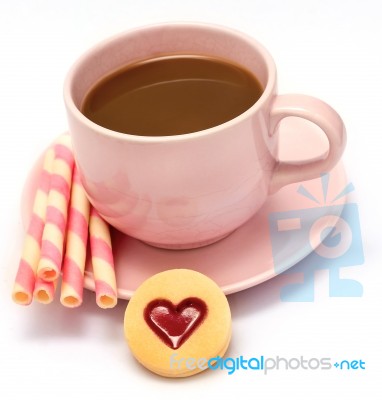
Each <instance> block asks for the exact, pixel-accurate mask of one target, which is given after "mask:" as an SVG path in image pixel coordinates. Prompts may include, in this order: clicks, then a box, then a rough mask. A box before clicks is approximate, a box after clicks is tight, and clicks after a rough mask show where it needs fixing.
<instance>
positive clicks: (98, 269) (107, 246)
mask: <svg viewBox="0 0 382 400" xmlns="http://www.w3.org/2000/svg"><path fill="white" fill-rule="evenodd" d="M89 232H90V249H91V258H92V265H93V274H94V283H95V292H96V301H97V304H98V306H99V307H101V308H112V307H114V306H115V305H116V304H117V301H118V298H117V283H116V278H115V270H114V258H113V252H112V247H111V238H110V231H109V225H108V224H107V223H106V222H105V221H104V220H103V219H102V218H101V217H100V215H99V214H98V212H97V211H96V210H95V209H94V208H93V207H92V208H91V211H90V220H89Z"/></svg>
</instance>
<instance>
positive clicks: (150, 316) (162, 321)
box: [144, 297, 207, 349]
mask: <svg viewBox="0 0 382 400" xmlns="http://www.w3.org/2000/svg"><path fill="white" fill-rule="evenodd" d="M206 315H207V306H206V303H205V302H204V301H203V300H201V299H198V298H196V297H189V298H187V299H184V300H182V301H181V302H180V303H179V304H178V305H177V306H175V305H174V304H173V303H171V301H169V300H166V299H156V300H153V301H151V302H150V303H149V304H148V305H147V306H146V308H145V311H144V317H145V320H146V322H147V325H148V326H149V327H150V328H151V329H152V330H153V331H154V333H155V334H156V335H157V336H158V337H159V338H160V339H161V340H162V341H163V342H164V343H165V344H166V345H167V346H168V347H171V348H172V349H178V348H179V347H180V346H181V345H182V344H183V343H184V342H185V341H186V340H187V339H188V338H189V337H190V336H191V334H192V333H193V332H194V331H195V329H196V328H197V327H198V326H199V325H200V324H201V323H202V321H203V320H204V318H205V317H206Z"/></svg>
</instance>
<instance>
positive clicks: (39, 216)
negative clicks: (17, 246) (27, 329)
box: [12, 147, 54, 305]
mask: <svg viewBox="0 0 382 400" xmlns="http://www.w3.org/2000/svg"><path fill="white" fill-rule="evenodd" d="M53 162H54V149H53V147H52V148H50V149H48V150H47V151H46V153H45V156H44V163H43V168H42V172H41V175H40V178H39V179H40V181H39V185H38V189H37V192H36V194H35V198H34V202H33V210H32V216H31V219H30V222H29V227H28V231H27V234H26V237H25V240H24V246H23V250H22V255H21V259H20V264H19V268H18V271H17V274H16V278H15V284H14V287H13V292H12V298H13V300H14V301H15V302H16V303H18V304H22V305H28V304H30V303H31V302H32V298H33V290H34V287H35V281H36V272H37V266H38V262H39V259H40V252H41V240H42V235H43V230H44V224H45V217H46V209H47V204H48V193H49V182H50V176H51V173H52V170H53Z"/></svg>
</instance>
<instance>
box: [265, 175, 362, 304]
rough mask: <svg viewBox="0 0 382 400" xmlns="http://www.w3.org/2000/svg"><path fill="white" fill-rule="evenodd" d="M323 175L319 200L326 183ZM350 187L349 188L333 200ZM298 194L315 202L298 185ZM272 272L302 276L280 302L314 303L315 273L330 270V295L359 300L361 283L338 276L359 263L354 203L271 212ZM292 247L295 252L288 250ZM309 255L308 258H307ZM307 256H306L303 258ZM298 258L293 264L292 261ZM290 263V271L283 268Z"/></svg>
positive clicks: (287, 286)
mask: <svg viewBox="0 0 382 400" xmlns="http://www.w3.org/2000/svg"><path fill="white" fill-rule="evenodd" d="M328 178H329V176H328V175H327V174H325V175H323V176H322V186H323V192H324V199H325V200H326V190H327V185H328V182H329V181H328ZM351 190H353V186H352V185H351V184H350V185H348V186H347V187H346V188H345V189H344V190H343V191H342V192H341V193H340V194H339V195H338V196H337V197H336V198H335V199H333V201H336V200H338V199H339V198H341V197H342V196H344V195H345V194H347V193H348V192H350V191H351ZM298 192H299V193H300V194H302V195H304V196H305V197H308V198H310V199H312V200H313V201H315V202H316V203H319V202H318V201H317V200H316V199H315V198H314V197H313V196H312V195H311V194H310V193H309V192H308V191H307V190H306V189H305V188H304V187H303V186H300V188H299V189H298ZM268 220H269V227H270V236H271V243H272V254H273V261H274V268H275V273H276V274H280V273H284V274H298V273H302V274H303V282H302V283H294V284H288V285H286V286H284V287H283V288H281V293H280V298H281V300H282V301H296V302H308V301H310V302H311V301H314V273H315V271H318V270H322V269H326V270H328V271H329V296H330V297H360V296H362V294H363V287H362V285H361V284H360V282H358V281H356V280H353V279H344V278H341V277H340V270H341V268H344V267H350V266H355V265H361V264H363V262H364V254H363V248H362V239H361V229H360V223H359V213H358V207H357V205H356V204H355V203H347V204H341V205H323V206H319V207H313V208H306V209H300V210H292V211H285V212H274V213H271V214H270V215H269V217H268ZM291 248H292V249H293V248H294V251H291ZM309 253H310V254H309ZM306 254H309V255H308V256H307V257H305V256H306ZM296 259H297V260H300V261H299V262H298V263H297V264H295V260H296ZM293 264H295V266H294V267H292V268H291V269H287V268H288V266H290V265H293Z"/></svg>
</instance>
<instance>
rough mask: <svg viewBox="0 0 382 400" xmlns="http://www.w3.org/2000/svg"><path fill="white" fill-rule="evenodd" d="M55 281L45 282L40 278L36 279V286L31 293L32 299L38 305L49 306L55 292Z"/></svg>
mask: <svg viewBox="0 0 382 400" xmlns="http://www.w3.org/2000/svg"><path fill="white" fill-rule="evenodd" d="M56 286H57V280H55V281H54V282H47V281H44V280H43V279H41V278H37V280H36V285H35V288H34V291H33V297H34V299H35V300H37V301H38V302H39V303H42V304H49V303H51V302H52V301H53V299H54V293H55V292H56Z"/></svg>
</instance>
